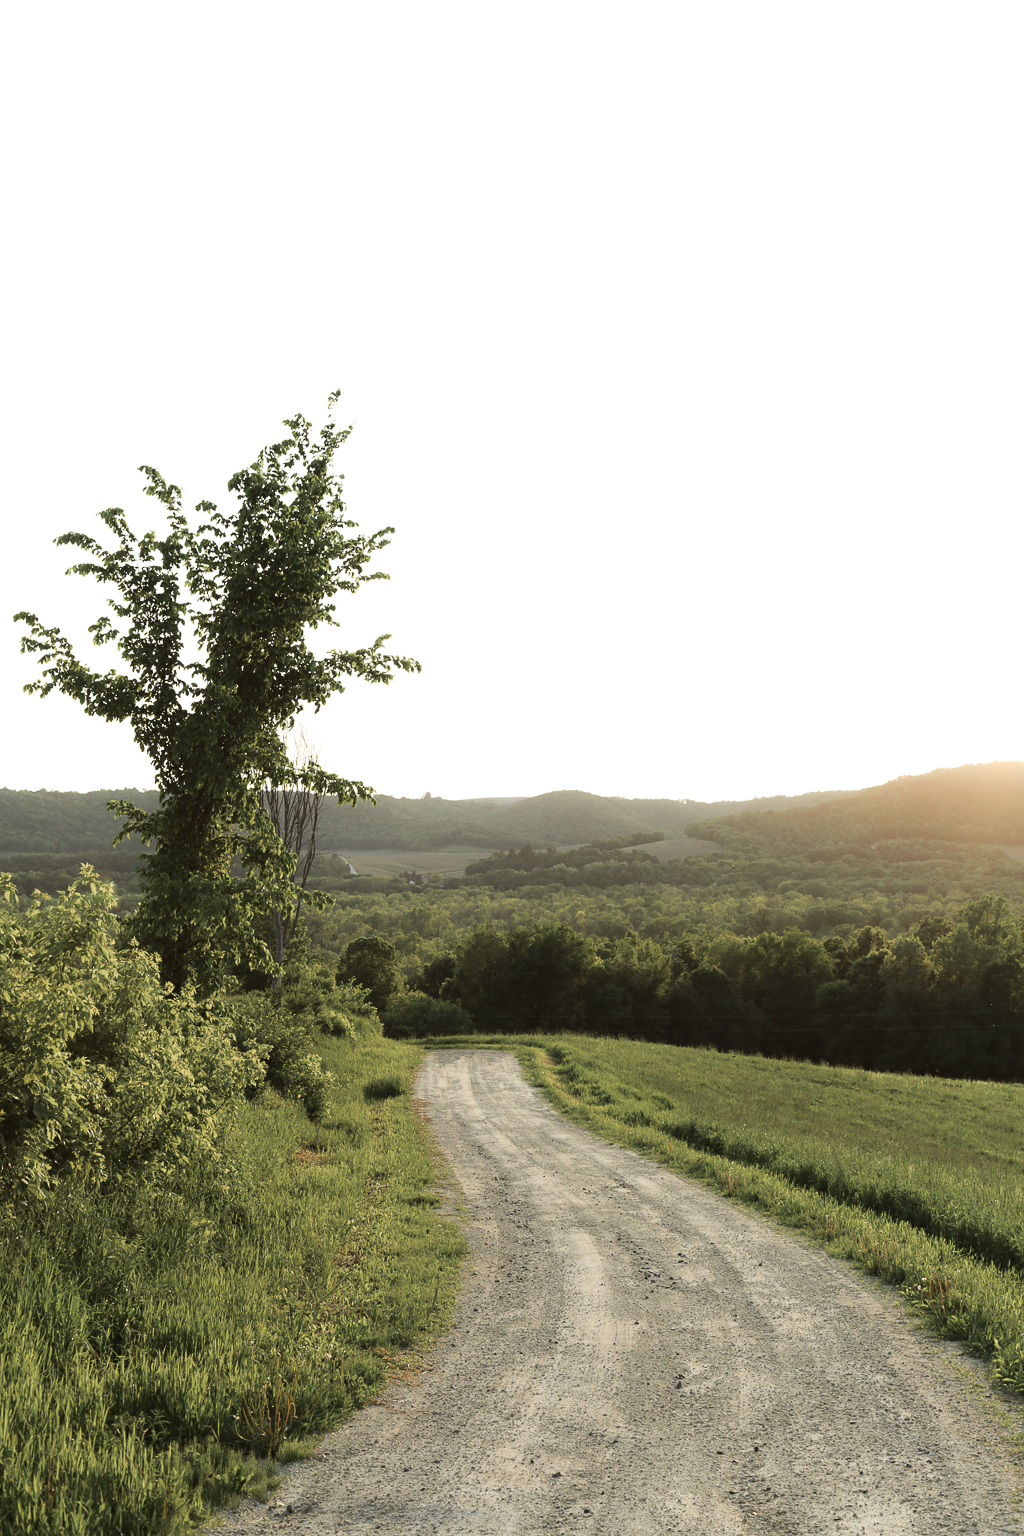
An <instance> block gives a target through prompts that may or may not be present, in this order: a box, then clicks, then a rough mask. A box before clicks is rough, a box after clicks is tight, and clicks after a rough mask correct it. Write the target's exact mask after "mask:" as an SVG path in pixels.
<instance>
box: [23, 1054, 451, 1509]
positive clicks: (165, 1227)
mask: <svg viewBox="0 0 1024 1536" xmlns="http://www.w3.org/2000/svg"><path fill="white" fill-rule="evenodd" d="M317 1050H318V1055H319V1058H320V1059H321V1060H322V1063H323V1069H324V1073H325V1076H327V1074H330V1076H329V1079H328V1100H327V1103H326V1106H325V1108H324V1112H323V1114H322V1115H321V1116H320V1117H319V1118H318V1120H317V1123H315V1124H314V1123H313V1121H312V1120H311V1119H310V1117H309V1115H308V1114H307V1113H306V1110H305V1109H304V1107H303V1105H302V1104H301V1103H300V1102H294V1101H290V1100H285V1099H282V1098H281V1097H280V1095H279V1094H278V1093H277V1092H276V1091H273V1090H264V1091H263V1092H262V1093H261V1094H260V1095H258V1096H257V1097H255V1098H252V1099H251V1100H249V1101H248V1102H244V1101H243V1102H242V1103H241V1104H240V1106H239V1107H238V1109H237V1112H236V1114H235V1115H234V1117H233V1118H232V1120H231V1121H230V1123H229V1124H228V1126H227V1127H226V1130H225V1133H224V1136H223V1143H222V1146H221V1148H220V1162H219V1164H218V1168H219V1177H218V1178H217V1179H216V1180H211V1179H210V1178H209V1176H208V1174H207V1173H206V1172H204V1170H203V1167H202V1166H200V1167H199V1168H198V1169H196V1170H191V1169H190V1168H189V1165H188V1164H187V1163H186V1164H185V1165H184V1166H183V1168H182V1169H181V1171H180V1173H179V1175H178V1176H177V1177H176V1179H175V1180H174V1181H172V1182H170V1183H167V1184H166V1185H164V1186H163V1187H161V1188H160V1189H158V1190H156V1191H153V1190H147V1189H145V1188H143V1187H141V1186H139V1185H138V1184H137V1183H133V1181H131V1180H130V1179H125V1180H123V1181H122V1182H121V1184H119V1185H112V1184H110V1183H107V1184H104V1185H100V1186H96V1185H90V1184H88V1182H86V1181H85V1180H84V1179H75V1178H69V1179H66V1180H65V1181H64V1182H63V1183H62V1184H61V1185H60V1186H59V1187H57V1188H56V1189H55V1190H54V1191H53V1193H52V1195H51V1196H50V1198H49V1199H47V1200H45V1201H42V1202H37V1203H36V1204H34V1205H33V1206H32V1207H31V1208H24V1207H22V1208H19V1209H18V1210H17V1211H15V1210H14V1208H13V1207H11V1206H8V1207H7V1208H6V1209H4V1210H0V1533H2V1536H37V1533H38V1536H44V1533H46V1536H51V1533H53V1532H57V1531H60V1532H61V1533H62V1536H63V1533H65V1532H68V1533H74V1536H100V1533H104V1536H105V1533H107V1532H111V1531H114V1532H125V1533H139V1536H141V1533H147V1536H148V1533H152V1532H166V1533H174V1532H179V1531H183V1530H186V1529H189V1528H194V1527H195V1526H196V1525H197V1524H198V1523H201V1522H202V1521H204V1520H206V1519H207V1518H209V1516H210V1513H211V1511H212V1510H215V1509H216V1508H217V1507H218V1506H222V1505H224V1504H226V1503H230V1502H232V1501H234V1500H237V1498H238V1497H239V1496H241V1495H242V1494H245V1493H249V1494H257V1495H260V1494H264V1493H266V1491H267V1490H268V1489H269V1488H270V1487H271V1486H272V1485H273V1483H274V1478H275V1468H276V1466H277V1465H278V1464H280V1463H281V1462H283V1461H286V1460H289V1459H292V1458H293V1457H295V1456H296V1455H301V1454H304V1453H306V1452H307V1451H308V1449H309V1447H310V1445H311V1440H312V1437H313V1436H319V1435H320V1434H322V1433H323V1432H324V1431H326V1430H327V1429H328V1428H330V1427H332V1426H333V1425H335V1424H337V1423H339V1422H340V1421H341V1420H343V1419H344V1418H345V1417H346V1416H347V1415H349V1414H350V1413H351V1412H352V1411H353V1410H354V1409H356V1408H358V1407H359V1406H360V1405H362V1404H363V1403H365V1402H367V1401H368V1400H369V1399H370V1398H371V1397H372V1396H373V1395H374V1394H375V1393H376V1392H378V1391H379V1389H380V1388H381V1386H382V1385H383V1383H384V1382H385V1380H386V1379H387V1377H388V1375H389V1373H390V1372H391V1371H392V1370H393V1369H394V1368H395V1365H396V1362H397V1361H398V1360H399V1359H400V1357H401V1355H402V1352H404V1351H408V1350H409V1349H411V1348H414V1347H415V1346H417V1345H418V1344H419V1343H421V1342H422V1341H424V1340H425V1339H426V1338H427V1337H429V1335H430V1334H432V1333H433V1332H434V1331H436V1330H438V1329H441V1328H443V1327H444V1326H445V1323H446V1320H447V1318H448V1316H449V1315H450V1311H451V1308H452V1305H453V1302H454V1293H455V1285H456V1279H457V1270H458V1266H459V1260H460V1256H461V1254H462V1252H463V1251H464V1243H463V1239H462V1237H461V1233H460V1232H459V1230H458V1229H457V1227H456V1226H454V1225H453V1224H452V1223H450V1222H447V1221H444V1220H441V1219H439V1217H438V1215H437V1213H436V1210H435V1209H434V1206H433V1205H432V1204H431V1203H430V1198H429V1197H428V1196H426V1194H425V1192H426V1191H427V1190H428V1189H429V1186H430V1185H431V1184H432V1182H433V1180H434V1178H435V1159H434V1155H433V1153H432V1150H431V1147H430V1144H429V1142H428V1140H427V1138H426V1133H425V1131H424V1128H423V1127H422V1125H421V1124H420V1122H419V1121H418V1120H417V1118H416V1117H415V1115H413V1114H412V1112H411V1109H410V1105H409V1097H408V1095H409V1090H410V1088H411V1083H412V1075H413V1072H414V1070H415V1067H416V1065H417V1064H418V1062H419V1060H420V1058H421V1055H422V1051H421V1050H420V1049H419V1048H418V1047H416V1046H414V1045H410V1044H401V1043H398V1042H392V1041H386V1040H382V1039H381V1038H380V1037H379V1036H378V1037H377V1038H376V1039H372V1038H366V1039H363V1040H361V1041H359V1042H355V1043H354V1042H353V1041H352V1040H351V1039H347V1038H341V1037H330V1036H329V1037H320V1039H319V1041H318V1045H317ZM381 1082H387V1083H389V1084H394V1085H396V1086H397V1088H398V1092H397V1093H395V1094H393V1095H390V1096H388V1097H384V1098H380V1097H376V1096H374V1095H373V1094H371V1095H370V1097H369V1098H367V1097H366V1093H365V1090H366V1088H367V1086H368V1085H371V1084H374V1083H376V1084H379V1083H381Z"/></svg>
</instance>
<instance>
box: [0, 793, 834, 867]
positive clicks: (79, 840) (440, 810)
mask: <svg viewBox="0 0 1024 1536" xmlns="http://www.w3.org/2000/svg"><path fill="white" fill-rule="evenodd" d="M853 793H856V791H852V790H833V791H818V792H815V793H811V794H807V795H774V796H768V797H763V798H761V799H757V800H719V801H714V802H708V801H699V800H628V799H625V798H622V797H617V796H606V795H592V794H588V793H587V792H586V791H584V790H573V789H562V790H554V791H551V792H550V793H548V794H544V795H529V796H522V797H520V796H514V795H507V796H493V797H489V798H486V797H479V798H474V799H472V800H444V799H442V798H440V797H437V796H430V797H429V798H427V797H423V798H422V799H417V800H411V799H403V798H400V797H397V796H392V795H381V796H380V797H379V799H378V803H377V805H376V806H371V805H360V806H357V807H355V808H354V809H353V808H352V807H350V806H337V805H334V804H329V805H326V806H325V807H324V810H323V814H322V817H321V834H320V846H321V848H322V849H324V850H325V851H326V850H328V849H334V850H336V851H338V852H345V853H348V852H352V851H355V850H358V849H366V848H380V849H383V848H400V849H404V850H407V851H409V852H421V853H428V852H431V851H433V850H436V849H438V848H447V847H453V846H455V847H463V848H479V849H482V850H485V851H487V852H491V851H493V850H496V849H499V848H505V849H507V848H509V847H510V846H512V845H513V844H514V845H515V846H517V847H519V846H521V845H522V844H523V843H526V842H531V843H534V844H536V845H537V846H538V847H544V846H548V845H552V846H556V847H557V846H563V845H568V844H578V843H587V842H590V841H592V840H593V839H594V838H612V837H626V836H630V835H631V834H632V833H634V832H641V831H644V830H650V831H657V832H664V833H665V835H666V837H682V836H684V835H685V833H686V829H687V827H688V826H689V825H690V823H691V822H694V821H696V820H698V819H707V818H717V817H720V816H729V815H734V814H735V813H736V812H743V811H750V810H753V811H765V810H784V809H787V808H790V807H799V806H808V805H815V804H817V803H819V802H820V801H824V800H829V799H834V798H836V797H840V796H843V795H850V794H853ZM120 798H124V799H129V800H133V801H135V803H136V804H138V805H141V806H143V807H144V808H145V809H147V810H155V809H156V807H157V803H158V797H157V794H156V791H155V790H147V791H140V790H135V789H116V790H105V789H103V790H92V791H90V792H88V793H86V794H78V793H74V792H72V791H63V790H46V789H37V790H27V789H0V854H5V853H6V854H16V853H17V854H31V853H47V854H65V853H72V852H77V851H79V850H82V849H100V848H104V847H107V848H109V846H110V844H111V842H112V841H113V838H114V836H115V835H116V832H117V829H118V825H119V823H118V822H117V821H116V820H115V819H114V818H113V817H112V816H111V815H110V814H109V812H108V811H107V809H106V803H107V801H108V800H111V799H120Z"/></svg>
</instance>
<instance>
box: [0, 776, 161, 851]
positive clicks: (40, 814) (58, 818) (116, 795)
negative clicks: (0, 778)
mask: <svg viewBox="0 0 1024 1536" xmlns="http://www.w3.org/2000/svg"><path fill="white" fill-rule="evenodd" d="M108 800H131V801H132V802H133V804H135V805H138V806H141V807H142V808H143V809H144V810H147V811H155V810H156V808H157V804H158V799H157V794H156V791H155V790H139V789H94V790H90V791H89V792H88V793H87V794H76V793H74V792H72V791H67V792H65V791H62V790H54V789H0V853H78V852H87V851H98V850H101V849H109V847H110V845H111V843H112V842H113V840H114V838H115V837H116V836H117V832H118V829H119V827H120V825H121V823H120V822H119V821H117V820H115V818H114V817H113V816H111V814H110V812H109V811H108V810H107V801H108ZM131 846H132V847H133V848H134V847H135V846H136V845H135V844H134V843H133V844H132V845H131Z"/></svg>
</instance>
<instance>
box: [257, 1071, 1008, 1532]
mask: <svg viewBox="0 0 1024 1536" xmlns="http://www.w3.org/2000/svg"><path fill="white" fill-rule="evenodd" d="M418 1092H419V1094H420V1095H421V1096H422V1098H423V1099H425V1100H426V1101H427V1103H428V1105H429V1115H430V1119H431V1122H432V1124H433V1126H434V1129H435V1131H436V1134H437V1136H438V1139H439V1142H440V1145H441V1147H442V1149H443V1150H444V1153H445V1156H446V1157H447V1158H448V1160H449V1163H450V1165H451V1168H452V1171H453V1173H454V1176H455V1179H456V1180H457V1182H458V1186H459V1188H460V1190H461V1193H462V1197H463V1201H464V1217H465V1219H466V1223H467V1225H466V1231H467V1236H468V1238H469V1241H470V1243H471V1246H472V1252H473V1257H472V1260H471V1269H472V1273H471V1274H469V1275H467V1282H466V1285H465V1288H464V1290H463V1294H462V1299H461V1302H460V1306H459V1310H458V1314H457V1318H456V1326H455V1329H454V1331H453V1332H452V1334H451V1335H449V1337H448V1338H446V1339H444V1340H443V1341H442V1342H441V1343H440V1344H439V1345H438V1347H437V1348H436V1350H435V1351H434V1353H433V1355H432V1356H431V1359H430V1366H431V1368H430V1369H429V1370H427V1371H424V1372H423V1373H422V1374H420V1375H419V1376H417V1377H416V1378H415V1379H413V1380H412V1381H410V1382H408V1383H396V1384H395V1385H394V1386H392V1387H391V1388H390V1389H389V1391H388V1393H387V1394H386V1396H385V1398H384V1399H383V1400H382V1402H381V1404H380V1405H378V1406H376V1407H373V1408H369V1409H367V1410H366V1411H364V1412H363V1413H361V1414H359V1415H358V1416H357V1417H356V1418H355V1419H353V1420H351V1421H350V1422H349V1423H348V1424H346V1425H345V1426H344V1427H343V1428H342V1429H341V1430H339V1431H337V1432H336V1433H335V1434H333V1435H331V1436H330V1437H329V1438H328V1439H327V1440H326V1441H325V1442H324V1445H323V1447H322V1450H321V1454H320V1457H319V1458H318V1459H317V1460H314V1461H312V1462H309V1463H305V1464H301V1465H300V1466H299V1467H298V1468H297V1469H296V1471H295V1472H294V1473H293V1474H292V1475H291V1476H290V1477H289V1479H288V1481H287V1482H286V1484H285V1486H284V1487H283V1488H282V1489H281V1491H280V1492H279V1493H278V1494H277V1495H276V1496H275V1502H274V1503H273V1504H272V1505H271V1506H270V1508H269V1509H266V1508H264V1507H263V1506H254V1505H252V1504H250V1505H248V1506H246V1507H244V1508H243V1509H242V1510H241V1511H239V1512H237V1513H236V1514H234V1515H232V1516H231V1517H230V1519H229V1523H228V1529H229V1530H236V1531H252V1530H256V1529H267V1528H268V1526H269V1525H271V1524H275V1523H278V1522H280V1523H281V1524H284V1525H287V1527H288V1529H289V1531H296V1532H298V1531H302V1532H308V1533H316V1536H321V1533H328V1532H329V1533H332V1536H333V1533H335V1532H342V1531H344V1532H360V1533H363V1532H366V1533H369V1532H376V1531H381V1532H391V1531H396V1532H421V1533H423V1536H427V1533H435V1532H436V1533H441V1536H448V1533H455V1532H460V1533H461V1532H474V1533H477V1536H511V1533H517V1536H532V1533H538V1536H539V1533H541V1532H557V1531H565V1532H570V1531H580V1532H590V1533H594V1536H596V1533H599V1532H600V1533H607V1536H612V1533H614V1536H622V1533H625V1536H630V1533H634V1532H635V1533H638V1536H639V1533H648V1532H650V1533H655V1532H657V1533H659V1536H660V1533H663V1532H664V1533H668V1532H689V1533H700V1536H718V1533H723V1536H724V1533H733V1532H736V1533H740V1532H743V1533H748V1532H783V1533H786V1536H816V1533H819V1532H820V1533H841V1536H846V1533H848V1532H849V1533H853V1532H858V1533H859V1532H871V1533H880V1536H881V1533H884V1536H905V1533H906V1536H909V1533H915V1536H916V1533H919V1532H929V1533H931V1532H936V1533H938V1532H941V1533H943V1536H959V1533H962V1532H978V1533H981V1536H991V1533H997V1532H1009V1531H1018V1530H1020V1529H1021V1526H1020V1524H1019V1523H1018V1519H1019V1517H1018V1514H1017V1513H1016V1511H1017V1509H1018V1505H1017V1504H1016V1502H1015V1497H1014V1489H1015V1486H1016V1483H1017V1482H1018V1480H1019V1479H1018V1476H1017V1475H1016V1474H1015V1472H1014V1468H1013V1467H1012V1465H1011V1464H1010V1462H1009V1461H1008V1459H1007V1458H1006V1456H1005V1454H1004V1452H1003V1451H1002V1450H1001V1449H1000V1446H999V1443H998V1438H997V1433H996V1430H995V1428H994V1425H993V1420H992V1414H991V1411H990V1408H991V1403H992V1398H991V1393H989V1392H988V1389H987V1387H986V1386H985V1377H984V1374H983V1372H981V1370H980V1368H979V1367H977V1366H971V1365H965V1363H964V1362H962V1359H961V1356H960V1355H959V1352H958V1351H956V1350H955V1349H954V1348H952V1347H951V1346H948V1345H942V1344H939V1343H936V1342H935V1341H933V1340H931V1339H929V1338H927V1337H924V1336H922V1335H921V1334H920V1333H919V1332H918V1331H917V1330H916V1329H915V1328H914V1327H913V1325H912V1324H911V1323H910V1322H909V1321H908V1320H907V1318H906V1317H905V1316H904V1315H903V1314H902V1313H901V1312H900V1311H899V1310H898V1309H897V1308H896V1306H895V1305H894V1301H893V1297H892V1294H891V1293H887V1292H886V1291H885V1290H884V1289H882V1288H881V1287H878V1286H874V1285H872V1284H871V1283H869V1282H866V1281H864V1280H862V1279H860V1278H859V1277H858V1276H856V1275H855V1274H854V1273H853V1272H852V1271H851V1270H849V1269H848V1268H846V1267H845V1266H844V1265H841V1264H839V1263H838V1262H835V1261H833V1260H832V1259H830V1258H829V1257H828V1256H827V1255H824V1254H822V1253H819V1252H817V1251H815V1250H813V1249H810V1248H807V1247H805V1246H804V1245H803V1244H802V1243H800V1242H799V1241H797V1240H795V1239H794V1238H792V1237H790V1236H788V1235H786V1234H784V1233H781V1232H779V1231H777V1230H775V1229H774V1228H772V1227H771V1226H770V1225H768V1224H767V1223H766V1222H764V1221H762V1220H760V1219H759V1218H757V1217H756V1216H752V1215H749V1214H747V1213H746V1212H744V1211H743V1210H742V1209H740V1208H738V1207H735V1206H733V1205H731V1204H730V1203H729V1202H728V1201H726V1200H724V1199H723V1198H721V1197H720V1196H718V1195H715V1194H712V1193H710V1192H708V1191H706V1190H704V1189H702V1188H700V1187H699V1186H697V1185H694V1184H691V1183H687V1182H685V1181H684V1180H681V1179H679V1178H678V1177H676V1176H675V1175H673V1174H670V1173H668V1172H666V1171H662V1170H660V1169H659V1168H657V1167H656V1166H655V1165H654V1164H652V1163H650V1162H647V1161H645V1160H643V1159H641V1158H640V1157H638V1156H636V1155H635V1154H633V1153H631V1152H627V1151H625V1150H623V1149H620V1148H617V1147H612V1146H608V1145H606V1144H605V1143H603V1142H600V1141H597V1140H595V1139H594V1138H593V1137H592V1136H589V1135H588V1134H587V1133H586V1132H584V1131H581V1130H579V1129H577V1128H576V1127H575V1126H573V1125H571V1124H570V1123H569V1122H567V1121H566V1120H564V1119H562V1118H561V1117H560V1116H559V1115H558V1114H556V1112H555V1111H554V1110H552V1109H551V1108H550V1107H549V1106H547V1105H546V1104H545V1103H544V1102H543V1100H542V1099H541V1098H540V1097H539V1095H538V1094H537V1093H536V1092H535V1091H534V1090H532V1089H530V1088H528V1087H527V1086H526V1084H525V1083H524V1082H523V1080H522V1078H521V1076H520V1074H519V1069H518V1066H517V1065H516V1062H515V1060H514V1058H513V1057H512V1056H510V1055H507V1054H505V1053H500V1054H499V1053H493V1052H468V1051H466V1052H456V1051H443V1052H436V1053H434V1054H433V1055H431V1056H430V1057H428V1059H427V1061H426V1063H425V1065H424V1067H423V1069H422V1071H421V1074H420V1077H419V1080H418ZM986 1405H989V1406H986Z"/></svg>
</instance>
